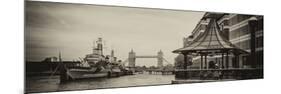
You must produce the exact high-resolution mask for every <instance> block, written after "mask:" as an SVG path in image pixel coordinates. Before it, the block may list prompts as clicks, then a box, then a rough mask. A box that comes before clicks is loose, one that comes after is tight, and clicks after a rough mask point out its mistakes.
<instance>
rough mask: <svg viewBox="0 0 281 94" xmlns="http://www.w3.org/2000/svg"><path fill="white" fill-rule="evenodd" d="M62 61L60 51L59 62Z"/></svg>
mask: <svg viewBox="0 0 281 94" xmlns="http://www.w3.org/2000/svg"><path fill="white" fill-rule="evenodd" d="M61 61H62V59H61V52H60V51H59V62H61Z"/></svg>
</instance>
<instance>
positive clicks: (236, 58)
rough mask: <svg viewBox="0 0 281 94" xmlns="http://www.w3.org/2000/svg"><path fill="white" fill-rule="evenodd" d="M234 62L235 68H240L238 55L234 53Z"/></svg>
mask: <svg viewBox="0 0 281 94" xmlns="http://www.w3.org/2000/svg"><path fill="white" fill-rule="evenodd" d="M235 61H236V62H235V63H236V64H237V66H236V68H240V66H241V65H240V62H239V55H235Z"/></svg>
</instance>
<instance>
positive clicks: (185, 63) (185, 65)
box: [183, 53, 187, 69]
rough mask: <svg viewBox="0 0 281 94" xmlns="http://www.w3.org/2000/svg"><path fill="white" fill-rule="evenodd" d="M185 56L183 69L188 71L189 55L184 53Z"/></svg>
mask: <svg viewBox="0 0 281 94" xmlns="http://www.w3.org/2000/svg"><path fill="white" fill-rule="evenodd" d="M183 56H184V63H183V69H187V54H186V53H184V54H183Z"/></svg>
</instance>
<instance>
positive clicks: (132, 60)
mask: <svg viewBox="0 0 281 94" xmlns="http://www.w3.org/2000/svg"><path fill="white" fill-rule="evenodd" d="M163 55H164V54H163V52H162V51H161V50H160V51H159V52H158V53H157V55H150V56H147V55H140V56H137V55H136V52H134V51H133V50H131V52H129V57H128V62H129V67H132V68H134V67H135V66H136V59H137V58H156V59H157V67H158V68H162V67H163V61H164V58H163Z"/></svg>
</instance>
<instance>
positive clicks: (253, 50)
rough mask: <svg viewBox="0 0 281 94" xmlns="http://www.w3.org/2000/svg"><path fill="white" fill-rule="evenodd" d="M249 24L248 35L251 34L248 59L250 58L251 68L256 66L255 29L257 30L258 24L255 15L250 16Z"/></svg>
mask: <svg viewBox="0 0 281 94" xmlns="http://www.w3.org/2000/svg"><path fill="white" fill-rule="evenodd" d="M248 24H249V31H250V36H251V41H250V42H251V44H250V47H251V56H250V60H251V62H250V63H251V64H250V65H251V66H252V67H253V68H255V67H256V31H257V25H258V19H257V18H256V17H254V16H253V17H251V18H250V19H249V21H248Z"/></svg>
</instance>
